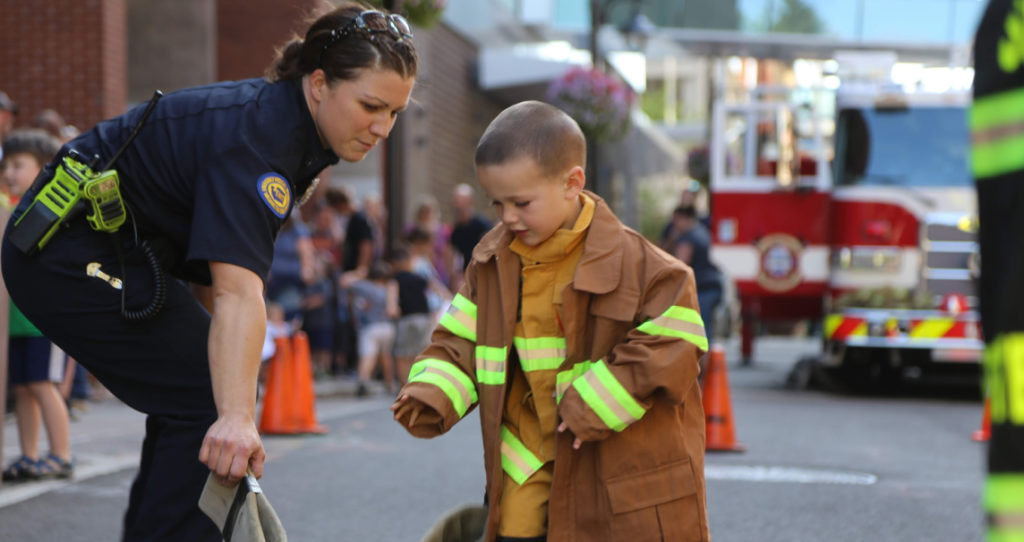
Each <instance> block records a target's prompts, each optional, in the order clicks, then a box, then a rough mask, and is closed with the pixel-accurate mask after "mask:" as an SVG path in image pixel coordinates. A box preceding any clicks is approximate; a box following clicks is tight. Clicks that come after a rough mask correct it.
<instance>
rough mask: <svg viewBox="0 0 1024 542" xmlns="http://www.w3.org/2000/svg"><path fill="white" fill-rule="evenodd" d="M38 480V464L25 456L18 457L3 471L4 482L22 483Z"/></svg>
mask: <svg viewBox="0 0 1024 542" xmlns="http://www.w3.org/2000/svg"><path fill="white" fill-rule="evenodd" d="M37 479H39V462H38V461H36V460H34V459H29V458H28V457H26V456H24V455H23V456H21V457H19V458H18V459H17V460H16V461H15V462H13V463H11V464H10V465H8V466H7V468H6V469H4V472H3V480H4V481H5V482H24V481H26V480H37Z"/></svg>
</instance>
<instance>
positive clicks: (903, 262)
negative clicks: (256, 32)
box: [710, 87, 983, 385]
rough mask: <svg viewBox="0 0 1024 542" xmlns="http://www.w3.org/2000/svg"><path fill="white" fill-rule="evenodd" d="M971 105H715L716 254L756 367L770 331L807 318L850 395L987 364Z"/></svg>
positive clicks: (914, 101)
mask: <svg viewBox="0 0 1024 542" xmlns="http://www.w3.org/2000/svg"><path fill="white" fill-rule="evenodd" d="M801 93H802V97H801ZM967 100H968V96H967V95H966V94H954V93H942V94H924V93H914V94H905V93H902V92H893V91H888V90H876V89H875V87H871V88H870V89H867V88H863V87H861V88H859V89H858V90H856V91H853V90H849V91H844V90H842V89H840V90H839V91H831V92H823V91H813V92H812V91H787V92H782V93H780V92H777V91H774V92H755V93H754V94H753V95H752V97H751V98H750V99H749V100H746V101H744V102H743V103H719V104H716V107H715V109H714V119H713V130H712V145H711V152H710V159H711V176H710V189H711V194H712V214H711V229H712V238H713V245H712V258H713V260H714V261H715V262H716V263H717V264H718V265H719V266H720V267H721V269H722V270H723V272H724V273H726V274H727V275H728V276H729V277H730V278H731V279H732V281H733V282H734V283H735V285H736V290H737V293H738V297H739V301H740V304H741V307H742V309H741V313H742V327H741V329H742V331H741V333H742V353H743V357H744V361H745V362H746V361H748V360H749V359H750V358H751V356H752V350H753V340H754V336H755V332H754V328H755V325H756V324H757V323H758V322H765V321H769V322H770V321H772V320H788V321H792V320H795V319H809V320H810V321H812V322H816V323H820V326H816V327H820V328H821V333H822V339H823V341H822V342H823V351H822V355H821V360H820V361H821V362H822V363H823V364H824V365H825V366H826V367H830V368H835V369H838V372H839V373H840V374H841V375H842V377H843V378H844V379H845V380H846V383H847V384H852V385H864V384H868V383H872V382H877V381H879V380H886V381H889V380H890V377H904V376H910V377H913V376H917V375H919V374H921V371H922V370H923V369H928V368H934V367H936V366H935V365H934V364H940V363H965V362H966V363H971V364H975V365H977V363H978V362H979V361H980V358H981V352H982V348H983V343H982V340H981V332H980V325H979V319H978V313H977V310H976V309H977V297H976V295H975V290H974V284H973V283H974V281H975V280H976V278H977V272H978V269H979V265H980V261H979V259H978V245H977V242H976V238H975V237H976V235H975V232H976V229H977V228H976V226H977V220H976V216H977V215H976V202H975V195H974V194H975V192H974V187H973V181H972V177H971V175H970V172H969V169H968V157H967V149H968V144H967V143H968V134H967V128H966V121H965V119H966V107H967Z"/></svg>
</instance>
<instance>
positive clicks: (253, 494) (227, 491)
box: [199, 472, 288, 542]
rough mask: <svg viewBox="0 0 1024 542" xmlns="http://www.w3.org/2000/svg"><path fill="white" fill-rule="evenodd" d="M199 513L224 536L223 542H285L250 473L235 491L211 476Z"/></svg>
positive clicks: (261, 491)
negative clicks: (210, 521)
mask: <svg viewBox="0 0 1024 542" xmlns="http://www.w3.org/2000/svg"><path fill="white" fill-rule="evenodd" d="M199 509H200V510H202V511H203V513H205V514H206V515H207V516H209V517H210V519H212V520H213V522H214V523H216V524H217V527H218V528H220V532H221V534H223V535H224V542H288V536H287V535H286V534H285V532H284V526H283V525H281V520H280V519H279V518H278V517H277V512H274V508H273V507H272V506H270V501H268V500H267V496H266V495H264V494H263V490H262V489H260V484H259V482H258V481H257V480H256V477H255V476H253V474H252V472H248V473H246V476H245V478H244V479H243V480H242V481H241V482H240V483H239V484H238V485H237V486H235V487H224V486H223V485H221V484H220V483H218V482H217V480H216V479H215V478H214V474H213V473H212V472H211V473H210V476H208V477H207V478H206V485H205V486H204V487H203V493H202V495H200V496H199Z"/></svg>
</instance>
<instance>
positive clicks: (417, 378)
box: [392, 102, 710, 542]
mask: <svg viewBox="0 0 1024 542" xmlns="http://www.w3.org/2000/svg"><path fill="white" fill-rule="evenodd" d="M475 160H476V172H477V178H478V180H479V182H480V185H481V187H482V188H483V189H484V190H485V191H486V192H487V194H488V196H489V197H490V198H491V199H492V201H493V203H494V206H495V209H496V211H497V214H498V217H499V218H500V219H501V221H502V224H501V225H500V226H499V227H497V228H495V229H493V230H491V231H490V232H489V233H488V234H487V235H486V236H485V237H484V238H483V239H482V240H481V241H480V243H479V245H478V247H477V250H476V252H475V253H474V256H473V261H472V262H471V263H470V264H469V267H468V269H467V271H466V281H465V283H464V285H463V286H462V288H461V290H460V291H459V294H458V295H457V296H456V297H455V299H454V300H453V301H452V305H451V308H450V309H449V311H448V312H447V313H446V314H445V315H444V317H443V318H442V319H441V322H440V325H439V326H438V328H437V329H436V330H435V332H434V335H433V338H432V343H431V345H430V346H429V347H428V348H427V349H426V350H425V351H424V352H423V353H422V354H421V355H420V356H419V357H418V358H417V360H416V363H415V364H414V365H413V367H412V370H411V372H410V375H409V383H408V384H406V385H405V386H404V387H403V388H402V390H401V391H400V392H399V397H398V399H397V400H396V401H395V403H394V405H392V410H393V411H394V417H395V419H396V420H397V421H398V422H399V423H401V424H402V425H403V426H404V427H406V428H407V429H408V431H409V432H410V433H411V434H413V435H415V436H417V437H424V438H429V437H434V436H437V435H440V434H442V433H444V432H446V431H448V430H449V429H450V428H451V427H452V426H453V425H454V424H455V423H456V422H458V421H459V420H460V419H462V418H463V417H464V416H466V414H467V413H468V412H469V410H470V409H472V408H473V407H474V406H477V405H479V407H480V419H481V426H482V436H483V441H484V463H485V468H486V470H487V499H486V501H487V503H488V506H489V513H488V520H487V526H486V536H485V540H486V541H487V542H493V541H495V540H498V541H505V540H517V541H543V540H569V539H572V540H578V541H594V542H597V541H600V542H632V541H634V540H674V541H707V540H709V538H710V536H709V534H708V524H707V516H706V504H705V485H704V474H703V473H704V412H703V409H702V407H701V398H700V391H699V389H698V386H697V385H696V382H697V374H698V371H699V369H698V367H699V365H698V359H699V358H700V357H701V355H703V354H704V352H705V351H706V350H707V347H708V345H707V339H706V338H705V335H704V329H703V325H702V323H701V317H700V314H699V312H698V311H697V293H696V288H695V285H694V279H693V272H692V271H691V270H690V268H689V267H687V266H686V265H685V264H683V263H682V262H679V261H678V260H676V259H675V258H673V257H671V256H669V255H668V254H666V253H665V252H663V251H661V250H660V249H658V248H656V247H654V246H653V245H652V244H651V243H649V242H648V241H646V240H645V239H644V238H643V237H642V236H640V235H639V234H637V233H636V232H634V231H632V230H630V229H628V228H626V227H625V226H623V225H622V223H621V222H620V221H619V220H618V219H617V218H616V217H615V215H614V214H613V213H612V211H611V209H610V208H609V207H608V205H607V204H605V202H604V201H603V200H601V199H600V198H599V197H598V196H597V195H596V194H593V193H591V192H587V191H584V190H583V188H584V181H585V178H584V164H585V163H586V143H585V139H584V136H583V133H582V132H581V131H580V128H579V126H578V125H577V124H576V123H575V122H574V121H573V120H572V118H570V117H569V116H568V115H566V114H565V113H564V112H562V111H561V110H559V109H557V108H555V107H553V106H551V105H548V104H545V103H541V102H522V103H519V104H516V105H514V106H512V107H510V108H508V109H506V110H505V111H503V112H502V113H501V114H499V115H498V116H497V118H495V119H494V121H493V122H491V124H490V126H488V128H487V130H486V131H485V132H484V135H483V136H482V137H481V140H480V143H479V145H478V146H477V149H476V157H475ZM556 464H557V465H558V468H557V469H556V468H555V465H556Z"/></svg>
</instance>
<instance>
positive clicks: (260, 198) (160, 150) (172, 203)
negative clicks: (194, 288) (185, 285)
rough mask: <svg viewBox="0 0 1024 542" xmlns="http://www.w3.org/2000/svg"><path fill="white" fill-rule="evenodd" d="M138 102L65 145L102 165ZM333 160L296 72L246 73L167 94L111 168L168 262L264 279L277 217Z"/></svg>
mask: <svg viewBox="0 0 1024 542" xmlns="http://www.w3.org/2000/svg"><path fill="white" fill-rule="evenodd" d="M145 107H146V104H141V105H139V106H138V107H136V108H134V109H132V110H130V111H128V112H127V113H125V114H124V115H121V116H119V117H115V118H113V119H110V120H106V121H103V122H101V123H99V124H98V125H97V126H96V127H95V128H93V129H92V130H89V131H88V132H86V133H84V134H82V135H81V136H79V137H77V138H76V139H74V140H73V141H71V142H70V143H68V147H70V148H73V149H76V150H78V151H79V152H80V153H82V154H83V155H84V156H87V157H88V156H92V155H94V154H96V155H99V156H100V158H101V162H100V163H101V164H104V163H105V162H106V160H108V159H109V158H110V157H112V156H113V155H114V153H115V152H117V149H118V148H119V147H120V146H121V144H122V143H123V142H124V141H125V139H127V138H128V135H129V134H130V133H131V132H132V130H133V129H134V128H135V125H136V124H137V123H138V120H139V118H140V117H141V116H142V112H143V110H144V109H145ZM337 162H338V156H337V155H335V154H334V152H333V151H331V150H329V149H325V148H324V146H323V144H321V142H320V138H319V136H318V134H317V130H316V126H315V124H314V123H313V118H312V116H311V115H310V113H309V108H308V107H307V105H306V100H305V97H304V95H303V92H302V86H301V84H300V82H299V81H281V82H277V83H268V82H266V81H264V80H262V79H248V80H244V81H231V82H223V83H217V84H213V85H208V86H203V87H195V88H189V89H184V90H180V91H176V92H172V93H169V94H168V95H166V96H165V97H163V98H162V99H161V100H160V101H159V102H158V103H157V105H156V108H155V109H154V110H153V113H152V114H151V115H150V117H149V119H148V120H147V121H146V124H145V125H144V126H143V127H142V130H141V131H140V132H139V135H138V137H137V138H136V140H135V141H134V142H133V143H132V144H131V146H130V147H129V148H128V149H127V150H126V151H125V153H124V154H123V155H122V156H121V158H120V159H119V160H118V162H117V164H115V165H114V168H115V169H116V170H117V171H118V174H119V176H120V179H121V191H122V194H123V196H124V198H125V200H126V202H127V204H128V206H129V208H130V212H131V216H132V217H133V218H134V220H135V221H136V223H137V226H138V230H139V234H140V236H141V237H143V238H146V239H150V240H151V241H153V243H154V244H155V245H156V246H157V248H158V252H159V253H160V257H161V260H162V261H163V263H164V265H165V267H166V268H167V269H168V271H169V272H170V273H171V274H173V275H175V276H177V277H179V278H182V279H185V280H189V281H192V282H196V283H200V284H207V285H208V284H210V273H209V267H208V265H207V262H209V261H211V260H212V261H217V262H224V263H229V264H234V265H238V266H241V267H244V268H246V269H250V270H252V271H253V272H255V273H256V274H257V275H259V276H260V278H262V279H263V280H264V282H266V277H267V273H268V271H269V269H270V262H271V259H272V257H273V253H274V239H275V237H276V236H277V233H278V230H279V229H280V228H281V224H282V223H283V222H284V220H285V218H287V216H288V214H289V213H290V212H291V210H292V207H293V205H294V203H295V201H296V199H297V198H299V197H301V196H302V194H303V193H304V192H305V191H306V189H307V188H308V187H309V185H310V183H311V182H312V181H313V179H314V178H315V177H316V175H317V174H318V173H320V171H322V170H323V169H324V168H326V167H327V166H330V165H333V164H336V163H337ZM124 228H131V225H130V224H127V223H126V224H125V226H124Z"/></svg>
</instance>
